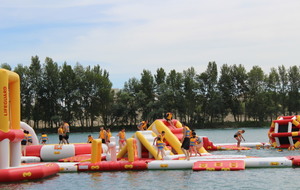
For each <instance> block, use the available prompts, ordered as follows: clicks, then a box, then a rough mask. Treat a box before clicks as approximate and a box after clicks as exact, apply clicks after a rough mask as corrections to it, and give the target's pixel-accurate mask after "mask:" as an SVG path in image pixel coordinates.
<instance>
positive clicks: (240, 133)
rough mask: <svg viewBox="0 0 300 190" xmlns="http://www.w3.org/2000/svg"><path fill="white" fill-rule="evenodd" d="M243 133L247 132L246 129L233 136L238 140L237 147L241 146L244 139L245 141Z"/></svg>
mask: <svg viewBox="0 0 300 190" xmlns="http://www.w3.org/2000/svg"><path fill="white" fill-rule="evenodd" d="M243 133H245V130H238V131H237V132H236V133H235V134H234V136H233V137H234V138H235V139H236V140H237V147H240V144H241V141H242V139H243V140H244V141H245V139H244V137H243V135H242V134H243Z"/></svg>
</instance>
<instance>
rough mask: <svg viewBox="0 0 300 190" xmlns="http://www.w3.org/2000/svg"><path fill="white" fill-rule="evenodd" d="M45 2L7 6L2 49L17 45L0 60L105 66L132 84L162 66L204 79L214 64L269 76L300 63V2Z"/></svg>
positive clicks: (0, 14)
mask: <svg viewBox="0 0 300 190" xmlns="http://www.w3.org/2000/svg"><path fill="white" fill-rule="evenodd" d="M44 3H45V2H42V3H41V2H40V1H26V4H25V3H24V2H23V1H6V2H5V3H2V4H1V5H0V21H1V23H3V24H2V25H1V26H0V28H1V29H3V30H2V31H4V32H5V31H7V32H11V31H12V32H11V33H9V34H8V33H4V32H0V34H4V36H6V38H8V39H1V37H0V41H2V42H0V45H1V43H6V44H8V42H7V40H11V39H9V38H14V39H18V41H17V46H16V47H15V49H14V47H13V46H10V47H9V48H6V49H5V48H3V47H1V49H0V50H1V51H0V57H1V59H0V62H8V63H10V62H18V61H20V62H22V61H21V60H22V59H23V60H25V59H26V61H30V60H29V58H30V57H31V56H32V55H39V56H40V57H46V56H48V57H51V58H53V59H54V60H55V61H57V62H63V61H67V62H69V63H75V62H77V61H78V62H80V63H81V64H84V63H88V64H90V63H99V64H100V65H101V67H102V68H104V69H106V70H107V71H108V72H109V73H110V75H111V76H117V75H121V74H122V75H123V74H127V75H128V77H126V78H125V79H124V80H127V79H129V78H130V77H132V76H137V77H139V76H140V73H141V72H142V70H143V69H148V70H151V71H152V72H153V73H154V72H155V71H156V69H157V68H159V67H162V68H164V69H166V70H171V69H176V70H178V71H182V70H185V69H187V68H189V67H191V66H193V67H195V68H196V70H197V72H199V73H200V72H203V71H204V70H205V69H206V66H207V63H208V62H209V61H216V62H217V64H218V65H219V66H221V65H222V64H224V63H227V64H242V65H244V66H245V67H246V68H247V69H251V67H252V66H254V65H259V66H261V67H262V68H263V69H264V70H265V71H266V72H269V68H270V67H272V66H274V67H277V66H278V65H282V64H285V65H287V66H290V65H297V63H298V60H299V58H300V56H299V53H298V51H297V49H299V48H298V47H299V45H300V39H299V37H298V36H299V35H298V34H299V32H300V25H299V24H298V23H300V12H299V11H298V10H299V8H300V2H298V1H296V0H294V1H286V2H284V1H279V0H275V1H273V0H272V1H271V0H267V1H259V0H254V1H253V0H248V1H240V0H232V1H221V0H219V1H214V0H213V1H171V0H169V1H93V0H90V1H79V0H78V1H72V3H69V1H68V2H67V1H56V2H53V1H51V2H48V3H47V4H44ZM5 10H7V11H5ZM17 30H20V31H17ZM2 36H3V35H2ZM12 41H13V40H12ZM16 54H17V55H18V56H15V55H16ZM23 62H24V61H23ZM123 82H124V81H122V83H123Z"/></svg>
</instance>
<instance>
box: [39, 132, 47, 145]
mask: <svg viewBox="0 0 300 190" xmlns="http://www.w3.org/2000/svg"><path fill="white" fill-rule="evenodd" d="M47 140H48V136H47V134H45V133H42V136H41V138H40V141H41V143H42V144H43V145H44V144H46V142H47Z"/></svg>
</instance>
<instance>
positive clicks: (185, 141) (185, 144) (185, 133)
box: [181, 123, 191, 161]
mask: <svg viewBox="0 0 300 190" xmlns="http://www.w3.org/2000/svg"><path fill="white" fill-rule="evenodd" d="M182 127H183V129H182V139H181V143H182V145H181V150H182V151H183V153H184V155H185V159H186V160H188V161H189V160H190V155H189V154H190V153H189V149H190V137H191V130H190V129H189V128H188V127H187V126H186V125H185V124H184V123H183V124H182Z"/></svg>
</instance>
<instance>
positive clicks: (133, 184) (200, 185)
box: [0, 128, 300, 190]
mask: <svg viewBox="0 0 300 190" xmlns="http://www.w3.org/2000/svg"><path fill="white" fill-rule="evenodd" d="M245 130H246V132H245V133H244V134H243V136H244V137H245V139H246V142H268V141H269V140H268V137H267V133H268V130H269V128H259V129H258V128H246V129H245ZM236 131H237V129H201V130H196V132H197V135H201V136H207V137H208V138H209V139H210V140H211V141H212V142H214V143H230V142H236V141H235V139H234V138H233V134H234V133H235V132H236ZM89 134H91V135H93V137H94V138H97V137H98V133H71V135H70V142H71V143H80V142H86V141H87V136H88V135H89ZM116 134H117V132H113V135H114V136H115V135H116ZM132 134H133V132H127V137H130V136H131V135H132ZM38 135H39V136H40V134H38ZM48 137H49V140H50V142H49V143H57V142H58V136H57V135H56V134H50V135H48ZM211 153H212V154H226V155H247V156H258V157H269V156H272V157H283V156H288V155H300V152H299V150H296V151H288V150H283V151H282V152H278V151H277V150H276V149H260V150H257V149H251V150H245V151H212V152H211ZM299 173H300V168H256V169H248V168H246V169H245V170H242V171H192V170H165V171H164V170H147V171H122V172H87V173H83V172H82V173H59V174H57V175H56V176H53V177H50V178H47V179H42V180H38V181H31V182H18V183H11V184H0V188H1V190H2V189H7V190H8V189H9V190H10V189H14V190H18V189H26V190H28V189H30V190H35V189H37V190H44V189H47V190H48V189H57V190H70V189H72V190H76V189H159V190H163V189H168V190H169V189H222V190H223V189H296V188H298V187H299V186H300V182H299V181H298V179H299V176H298V175H299Z"/></svg>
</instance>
